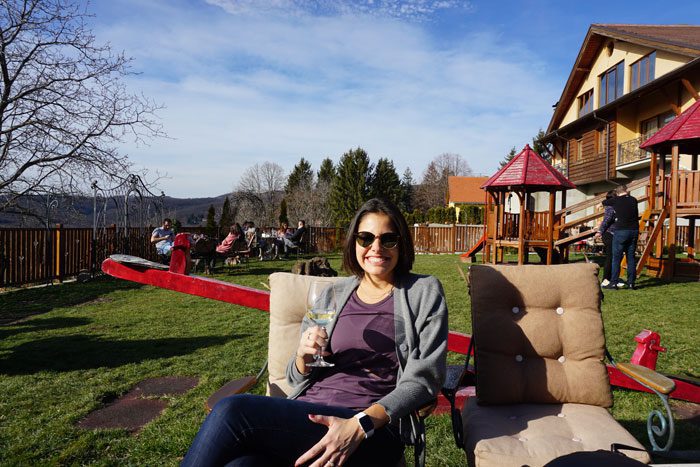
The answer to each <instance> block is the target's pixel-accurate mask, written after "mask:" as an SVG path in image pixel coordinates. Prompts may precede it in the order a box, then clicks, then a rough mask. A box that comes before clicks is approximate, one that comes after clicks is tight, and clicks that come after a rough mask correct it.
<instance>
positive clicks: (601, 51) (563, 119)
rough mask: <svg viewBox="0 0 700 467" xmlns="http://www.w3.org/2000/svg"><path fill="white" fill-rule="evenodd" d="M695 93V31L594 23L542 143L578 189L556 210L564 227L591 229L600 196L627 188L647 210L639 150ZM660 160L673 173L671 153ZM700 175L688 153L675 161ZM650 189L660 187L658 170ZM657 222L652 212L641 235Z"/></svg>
mask: <svg viewBox="0 0 700 467" xmlns="http://www.w3.org/2000/svg"><path fill="white" fill-rule="evenodd" d="M699 91H700V26H694V25H628V24H593V25H591V27H590V28H589V30H588V33H587V34H586V37H585V39H584V41H583V44H582V45H581V49H580V50H579V53H578V55H577V57H576V59H575V62H574V66H573V68H572V70H571V73H570V74H569V78H568V80H567V82H566V85H565V87H564V89H563V91H562V93H561V97H560V98H559V101H558V102H557V103H556V104H555V106H554V114H553V115H552V119H551V121H550V123H549V126H548V128H547V131H546V135H545V136H544V138H543V139H542V142H543V143H545V144H546V146H547V147H548V148H549V150H550V151H551V154H549V156H550V157H551V161H552V164H553V165H554V167H556V168H557V169H558V170H560V171H561V172H562V173H563V174H565V175H566V176H567V177H568V178H569V180H571V181H572V182H573V183H574V184H575V185H576V186H577V189H576V190H570V191H569V192H567V194H566V197H564V198H563V199H562V200H561V204H560V206H558V208H559V210H558V211H557V215H558V216H561V226H562V227H563V228H564V227H566V228H576V229H577V230H580V231H586V229H585V228H583V227H584V226H586V227H587V228H588V229H591V228H592V227H593V226H594V225H595V224H596V223H597V222H598V221H599V218H600V215H601V212H602V211H599V210H596V207H597V206H598V205H599V203H600V201H601V200H602V199H603V197H604V195H605V193H606V192H607V191H608V190H610V189H613V188H615V187H617V186H618V185H621V184H627V185H628V186H629V187H631V188H632V194H633V195H634V196H636V197H637V198H638V199H639V200H640V212H646V211H647V210H648V209H649V203H648V199H649V191H650V183H649V180H650V171H651V169H652V167H651V165H652V152H651V151H649V150H644V149H642V148H640V145H641V144H642V143H643V142H644V141H646V140H647V139H649V138H650V137H651V136H653V135H654V134H655V133H656V132H658V131H659V130H661V129H662V128H663V127H664V126H665V125H667V124H669V122H671V121H672V120H674V118H675V117H676V116H678V115H680V114H681V113H683V111H685V110H687V109H689V108H690V107H691V106H692V105H693V104H694V103H695V102H696V101H697V100H699V99H700V96H699V94H698V92H699ZM661 159H662V160H661V162H660V164H662V165H664V160H666V159H668V161H669V164H668V165H669V167H670V165H671V164H670V160H671V154H670V153H669V154H664V155H662V156H661ZM697 169H698V168H697V158H696V157H695V156H694V155H693V154H683V153H681V154H679V155H678V166H677V170H680V171H686V172H688V173H695V172H697ZM691 176H692V175H691ZM652 183H654V185H656V184H658V183H661V180H659V179H658V173H656V172H655V173H654V175H653V177H652ZM652 191H655V192H656V193H658V192H659V190H658V188H655V189H654V190H652ZM662 191H663V190H662ZM690 196H691V198H692V196H696V197H697V194H695V195H694V194H692V193H691V195H690ZM681 204H683V203H681ZM662 208H663V206H661V207H660V206H656V207H655V209H662ZM655 220H656V221H658V216H657V217H656V219H654V215H653V213H651V214H649V215H648V216H647V219H644V221H645V223H643V224H642V231H644V230H645V229H648V230H651V229H653V226H654V222H655ZM666 223H667V224H668V220H666ZM577 224H578V225H577ZM676 224H677V225H678V226H684V228H685V229H686V231H687V232H686V236H688V232H690V230H689V228H690V227H693V225H692V223H690V224H691V225H688V224H689V221H688V217H687V216H685V217H684V216H682V215H680V217H679V219H677V222H676ZM588 232H591V233H592V231H591V230H588ZM693 235H694V229H693V232H690V236H691V237H692V236H693ZM647 237H648V236H646V235H642V236H640V238H642V239H644V238H647ZM675 243H682V242H676V241H674V244H675ZM686 243H687V242H686ZM690 243H691V244H692V243H693V241H692V240H691V241H690ZM642 247H643V245H642Z"/></svg>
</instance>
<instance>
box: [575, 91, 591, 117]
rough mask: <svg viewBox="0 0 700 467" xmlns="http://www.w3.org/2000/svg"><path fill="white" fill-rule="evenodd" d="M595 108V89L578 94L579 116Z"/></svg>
mask: <svg viewBox="0 0 700 467" xmlns="http://www.w3.org/2000/svg"><path fill="white" fill-rule="evenodd" d="M591 110H593V89H591V90H589V91H586V92H584V93H583V94H581V95H580V96H578V116H579V117H582V116H584V115H586V114H587V113H589V112H590V111H591Z"/></svg>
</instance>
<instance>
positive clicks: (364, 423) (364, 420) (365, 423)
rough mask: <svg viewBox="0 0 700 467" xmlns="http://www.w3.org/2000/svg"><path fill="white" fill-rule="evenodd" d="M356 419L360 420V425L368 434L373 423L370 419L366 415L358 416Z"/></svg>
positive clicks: (372, 427)
mask: <svg viewBox="0 0 700 467" xmlns="http://www.w3.org/2000/svg"><path fill="white" fill-rule="evenodd" d="M358 420H359V421H360V426H361V427H362V430H363V431H364V432H365V434H369V433H371V432H372V431H373V430H374V423H372V419H371V418H369V417H368V416H367V415H363V416H362V417H360V418H358Z"/></svg>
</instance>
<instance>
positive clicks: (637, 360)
mask: <svg viewBox="0 0 700 467" xmlns="http://www.w3.org/2000/svg"><path fill="white" fill-rule="evenodd" d="M634 340H635V341H637V348H636V349H635V350H634V353H633V354H632V358H630V363H634V364H636V365H642V366H645V367H647V368H651V369H652V370H655V369H656V359H657V358H658V357H659V352H666V348H665V347H661V346H660V345H659V344H660V343H661V336H659V334H658V333H656V332H653V331H650V330H648V329H644V330H643V331H642V332H640V333H639V334H637V335H636V336H635V337H634Z"/></svg>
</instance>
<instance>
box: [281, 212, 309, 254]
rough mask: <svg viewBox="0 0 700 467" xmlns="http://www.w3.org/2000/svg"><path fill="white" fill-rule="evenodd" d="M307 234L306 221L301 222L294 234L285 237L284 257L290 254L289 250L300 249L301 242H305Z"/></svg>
mask: <svg viewBox="0 0 700 467" xmlns="http://www.w3.org/2000/svg"><path fill="white" fill-rule="evenodd" d="M305 233H306V221H304V220H300V221H299V224H298V225H297V229H296V230H295V231H294V233H293V234H287V235H285V236H284V238H283V240H284V256H285V257H286V256H287V255H288V254H289V250H295V249H297V248H299V246H300V242H301V241H302V240H303V237H304V234H305Z"/></svg>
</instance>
